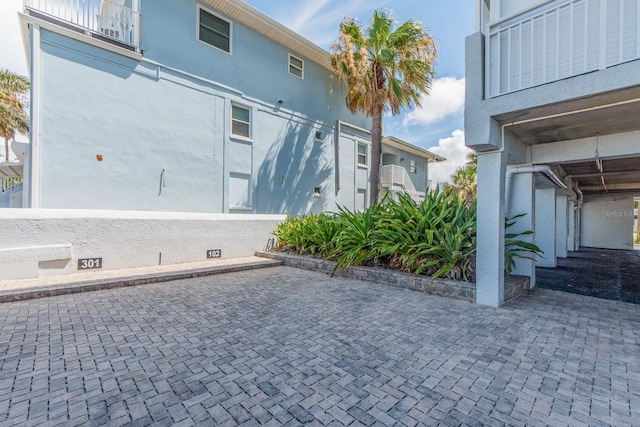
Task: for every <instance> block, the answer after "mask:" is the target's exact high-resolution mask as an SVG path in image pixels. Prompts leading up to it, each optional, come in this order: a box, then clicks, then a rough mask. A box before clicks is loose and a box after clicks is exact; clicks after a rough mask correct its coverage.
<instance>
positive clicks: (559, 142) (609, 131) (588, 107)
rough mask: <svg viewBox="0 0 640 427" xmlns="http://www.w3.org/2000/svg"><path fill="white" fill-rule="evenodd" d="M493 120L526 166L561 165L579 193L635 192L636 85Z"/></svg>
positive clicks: (639, 115)
mask: <svg viewBox="0 0 640 427" xmlns="http://www.w3.org/2000/svg"><path fill="white" fill-rule="evenodd" d="M494 119H495V120H496V121H497V122H498V123H499V124H500V125H501V126H502V127H503V128H504V130H505V132H508V133H509V134H510V136H511V137H513V138H515V139H516V140H518V141H519V142H520V143H522V144H523V145H524V146H526V147H528V160H529V162H530V163H531V164H552V165H554V166H556V167H558V168H560V170H561V171H562V173H563V177H564V178H565V180H570V181H571V182H572V183H575V184H576V185H577V187H578V188H579V189H580V191H581V192H582V193H583V194H584V195H601V194H615V193H630V194H636V195H637V194H639V193H640V86H636V87H631V88H627V89H624V90H617V91H612V92H608V93H603V94H598V95H593V96H589V97H584V98H580V99H574V100H570V101H566V102H561V103H556V104H549V105H545V106H540V107H536V108H531V109H527V110H522V111H516V112H510V113H506V114H501V115H497V116H495V117H494Z"/></svg>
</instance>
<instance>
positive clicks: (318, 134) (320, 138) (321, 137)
mask: <svg viewBox="0 0 640 427" xmlns="http://www.w3.org/2000/svg"><path fill="white" fill-rule="evenodd" d="M323 140H324V135H323V134H322V131H321V130H317V131H316V141H323Z"/></svg>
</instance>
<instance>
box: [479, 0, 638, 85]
mask: <svg viewBox="0 0 640 427" xmlns="http://www.w3.org/2000/svg"><path fill="white" fill-rule="evenodd" d="M539 4H542V6H540V7H538V8H534V9H529V10H526V11H523V12H522V13H519V14H517V15H516V16H511V17H508V18H507V19H499V20H497V21H495V22H493V23H489V24H488V37H487V46H486V61H487V73H486V75H487V82H486V84H487V88H488V96H489V97H493V96H498V95H502V94H505V93H509V92H513V91H517V90H521V89H526V88H529V87H533V86H537V85H541V84H545V83H550V82H553V81H556V80H560V79H563V78H567V77H572V76H576V75H579V74H584V73H588V72H591V71H595V70H600V69H604V68H607V67H611V66H613V65H618V64H621V63H623V62H627V61H632V60H635V59H638V58H640V2H639V1H638V0H569V1H560V0H556V1H551V2H549V1H546V2H542V3H539Z"/></svg>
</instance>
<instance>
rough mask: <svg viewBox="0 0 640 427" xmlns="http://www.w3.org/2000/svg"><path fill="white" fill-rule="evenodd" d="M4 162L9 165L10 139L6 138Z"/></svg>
mask: <svg viewBox="0 0 640 427" xmlns="http://www.w3.org/2000/svg"><path fill="white" fill-rule="evenodd" d="M4 162H5V163H9V138H7V137H6V136H5V138H4Z"/></svg>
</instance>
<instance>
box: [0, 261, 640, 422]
mask: <svg viewBox="0 0 640 427" xmlns="http://www.w3.org/2000/svg"><path fill="white" fill-rule="evenodd" d="M639 339H640V310H638V306H637V305H631V304H625V303H620V302H613V301H605V300H599V299H594V298H589V297H583V296H578V295H570V294H564V293H560V292H555V291H548V290H539V291H536V292H534V293H533V294H532V295H528V296H526V297H523V298H520V299H519V300H517V301H515V302H513V303H510V304H508V305H507V306H506V307H504V308H501V309H492V308H487V307H481V306H476V305H473V304H469V303H463V302H457V301H450V300H447V299H443V298H438V297H431V296H428V295H424V294H421V293H418V292H412V291H407V290H402V289H397V288H392V287H387V286H382V285H376V284H371V283H365V282H358V281H352V280H345V279H331V278H328V277H327V276H325V275H322V274H318V273H311V272H305V271H300V270H293V269H290V268H286V267H278V268H271V269H265V270H255V271H251V272H244V273H234V274H227V275H220V276H212V277H207V278H202V279H193V280H185V281H180V282H172V283H165V284H158V285H145V286H139V287H135V288H125V289H117V290H109V291H100V292H90V293H85V294H75V295H69V296H62V297H55V298H46V299H39V300H31V301H25V302H17V303H8V304H1V305H0V368H1V371H0V424H2V425H12V424H19V425H24V424H33V425H36V424H38V425H39V424H50V425H55V424H60V425H75V424H92V425H102V424H105V423H110V424H113V425H120V424H126V423H130V422H133V424H135V425H147V424H153V423H155V424H157V425H171V424H179V425H193V424H202V425H214V424H221V425H235V424H243V423H244V424H245V425H257V424H270V425H281V424H290V425H295V424H301V423H315V424H317V425H321V424H331V423H334V424H336V425H339V424H352V425H361V424H365V425H372V424H378V425H392V424H406V425H415V424H426V425H437V424H438V423H442V425H483V424H486V425H500V424H507V425H525V424H526V425H547V424H549V425H572V426H576V425H583V424H590V425H605V424H611V425H616V426H622V425H640V361H639V360H640V352H639V350H640V347H639V345H638V343H639Z"/></svg>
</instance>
